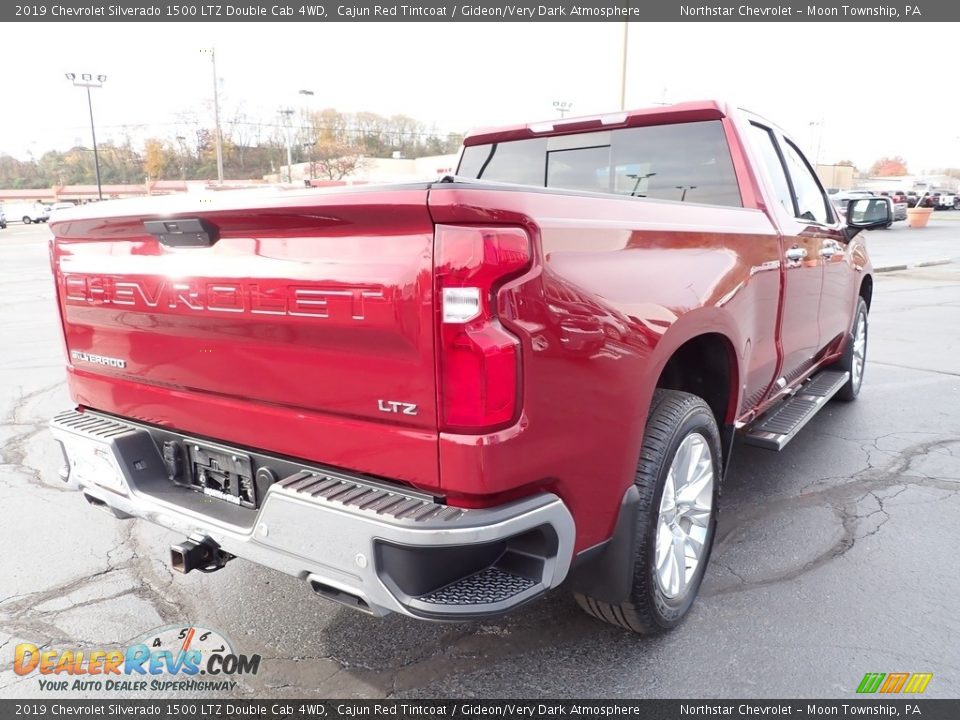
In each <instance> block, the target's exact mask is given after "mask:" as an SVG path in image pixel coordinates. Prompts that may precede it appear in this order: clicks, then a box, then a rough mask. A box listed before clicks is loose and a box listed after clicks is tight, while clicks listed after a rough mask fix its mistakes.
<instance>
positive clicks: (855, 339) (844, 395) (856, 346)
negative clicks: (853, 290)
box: [836, 297, 869, 402]
mask: <svg viewBox="0 0 960 720" xmlns="http://www.w3.org/2000/svg"><path fill="white" fill-rule="evenodd" d="M868 333H869V315H868V314H867V303H866V302H865V301H864V299H863V298H862V297H861V298H857V311H856V313H855V314H854V316H853V328H852V329H851V331H850V338H849V339H848V340H847V349H846V350H844V351H843V357H841V358H840V360H839V362H837V365H836V367H837V369H838V370H844V371H846V372H849V373H850V378H849V379H848V380H847V384H846V385H844V386H843V387H842V388H840V391H839V392H838V393H837V394H836V397H837V398H839V399H840V400H846V401H848V402H849V401H851V400H856V399H857V396H858V395H859V394H860V386H861V385H863V371H864V370H865V369H866V366H867V335H868Z"/></svg>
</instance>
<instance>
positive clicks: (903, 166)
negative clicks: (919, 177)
mask: <svg viewBox="0 0 960 720" xmlns="http://www.w3.org/2000/svg"><path fill="white" fill-rule="evenodd" d="M906 174H907V162H906V160H904V159H903V158H902V157H900V156H899V155H895V156H893V157H883V158H880V159H879V160H877V161H876V162H875V163H874V164H873V165H872V166H871V167H870V175H872V176H874V177H896V176H898V175H906Z"/></svg>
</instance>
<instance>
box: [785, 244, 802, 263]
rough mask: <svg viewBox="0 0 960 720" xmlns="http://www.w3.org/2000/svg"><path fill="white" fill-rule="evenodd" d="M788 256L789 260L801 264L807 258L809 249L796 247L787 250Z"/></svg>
mask: <svg viewBox="0 0 960 720" xmlns="http://www.w3.org/2000/svg"><path fill="white" fill-rule="evenodd" d="M786 256H787V260H792V261H793V262H800V261H801V260H803V259H804V258H805V257H806V256H807V249H806V248H802V247H798V246H794V247H792V248H789V249H788V250H787V252H786Z"/></svg>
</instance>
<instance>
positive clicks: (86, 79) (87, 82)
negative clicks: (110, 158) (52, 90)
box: [66, 73, 107, 200]
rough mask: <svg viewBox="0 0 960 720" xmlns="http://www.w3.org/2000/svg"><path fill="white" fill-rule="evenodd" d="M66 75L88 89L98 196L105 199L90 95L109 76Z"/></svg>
mask: <svg viewBox="0 0 960 720" xmlns="http://www.w3.org/2000/svg"><path fill="white" fill-rule="evenodd" d="M66 77H67V80H69V81H70V82H72V83H73V85H74V87H82V88H86V89H87V108H88V109H89V110H90V135H91V136H92V137H93V167H94V170H95V171H96V175H97V197H98V198H99V199H100V200H103V186H102V185H101V184H100V154H99V153H98V152H97V131H96V129H95V128H94V126H93V99H92V98H91V97H90V88H99V87H103V84H104V83H105V82H106V81H107V76H106V75H97V79H96V80H94V79H93V75H91V74H90V73H83V74H82V75H81V76H80V79H79V80H77V75H76V73H67V75H66Z"/></svg>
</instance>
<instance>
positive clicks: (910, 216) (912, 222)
mask: <svg viewBox="0 0 960 720" xmlns="http://www.w3.org/2000/svg"><path fill="white" fill-rule="evenodd" d="M928 194H929V193H927V192H926V191H924V193H923V195H921V196H920V197H919V199H918V200H917V204H916V205H914V206H913V207H912V208H907V225H908V226H910V227H912V228H922V227H926V226H927V223H928V222H930V216H931V215H933V207H932V206H931V207H924V202H923V201H924V200H925V199H926V197H927V195H928Z"/></svg>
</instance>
